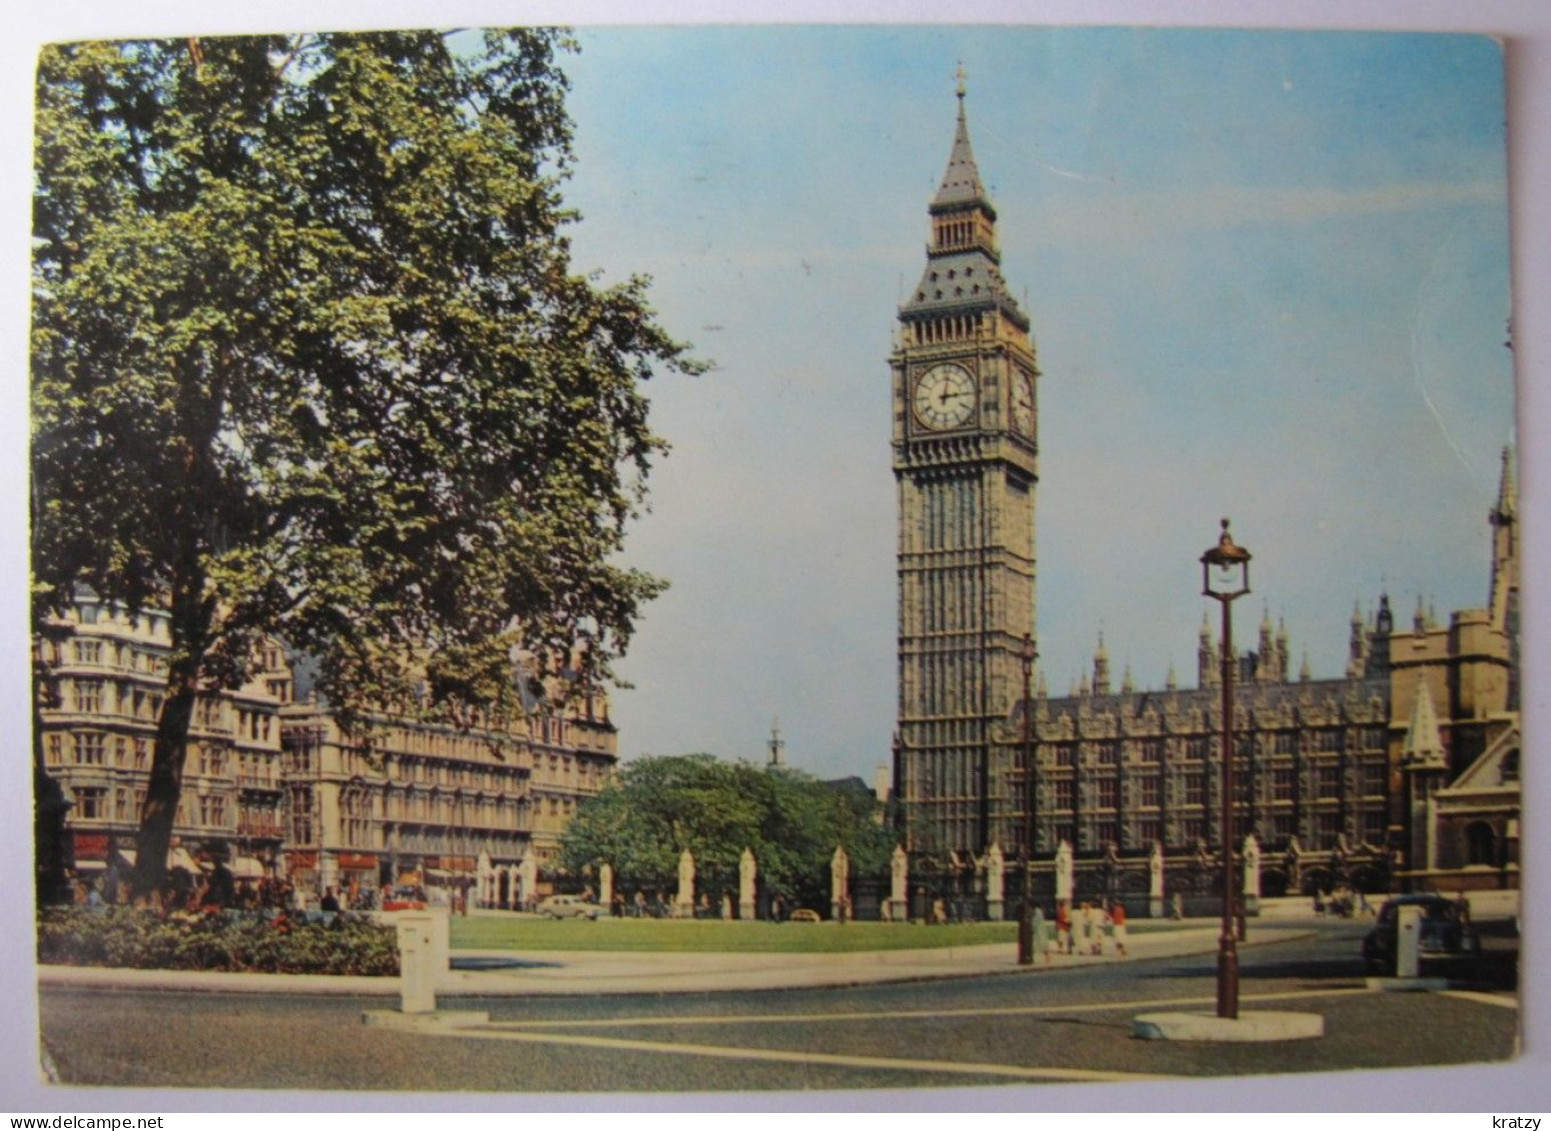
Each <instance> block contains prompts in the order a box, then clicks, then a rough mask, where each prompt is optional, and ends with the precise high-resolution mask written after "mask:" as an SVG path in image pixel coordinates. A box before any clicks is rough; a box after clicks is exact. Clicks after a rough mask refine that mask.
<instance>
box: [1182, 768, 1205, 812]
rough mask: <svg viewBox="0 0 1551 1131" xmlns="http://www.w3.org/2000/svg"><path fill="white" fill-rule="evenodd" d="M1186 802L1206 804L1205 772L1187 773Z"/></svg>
mask: <svg viewBox="0 0 1551 1131" xmlns="http://www.w3.org/2000/svg"><path fill="white" fill-rule="evenodd" d="M1185 804H1186V805H1204V804H1206V775H1205V774H1186V775H1185Z"/></svg>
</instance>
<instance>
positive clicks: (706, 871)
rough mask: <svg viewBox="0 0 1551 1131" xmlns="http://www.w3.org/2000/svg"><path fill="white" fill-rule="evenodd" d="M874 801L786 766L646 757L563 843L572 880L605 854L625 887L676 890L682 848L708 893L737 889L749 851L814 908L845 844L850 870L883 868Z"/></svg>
mask: <svg viewBox="0 0 1551 1131" xmlns="http://www.w3.org/2000/svg"><path fill="white" fill-rule="evenodd" d="M879 812H880V809H879V806H878V803H877V800H876V799H875V798H874V797H873V795H872V793H871V791H869V790H868V789H867V788H866V786H865V785H862V784H861V783H859V782H858V783H839V784H836V785H831V784H827V783H825V782H821V781H819V780H817V779H815V778H813V777H811V776H809V775H808V774H804V773H802V772H800V771H796V770H790V769H784V768H783V769H765V768H762V767H757V766H752V765H750V764H749V763H747V762H723V761H720V760H718V759H716V758H714V757H712V756H711V755H709V754H690V755H682V756H678V757H670V758H642V759H639V760H638V761H635V762H631V763H629V764H628V765H626V766H625V767H624V768H623V769H622V770H621V771H620V773H619V775H618V777H617V778H616V779H615V780H614V781H613V782H611V783H610V784H609V785H608V786H607V787H606V788H605V789H604V790H603V791H602V792H600V793H599V794H598V795H597V796H596V797H593V798H591V799H589V800H588V801H586V802H584V803H583V805H582V807H581V809H580V810H579V811H578V812H577V814H576V816H575V817H574V818H573V819H572V821H571V823H570V825H569V826H567V828H566V832H565V834H564V837H563V839H562V842H561V849H562V862H563V864H564V866H565V867H566V869H567V870H568V871H570V872H571V873H572V874H573V875H577V874H580V873H581V871H582V870H583V869H584V868H587V867H596V866H597V865H599V864H601V863H603V862H604V861H607V862H608V863H609V864H610V865H612V866H613V868H614V870H615V873H616V874H617V875H618V876H619V877H620V880H621V882H623V883H626V884H635V885H640V886H642V887H648V888H662V889H665V890H669V891H671V890H674V889H675V887H676V885H677V874H678V860H679V855H680V853H681V852H683V850H684V849H686V848H687V849H689V851H690V853H691V854H692V855H693V856H694V858H695V870H696V883H697V886H699V887H700V888H701V889H702V890H704V891H707V892H709V893H710V894H712V895H713V897H716V896H719V895H720V894H721V893H723V892H726V893H729V894H732V895H734V896H736V894H737V892H738V865H739V861H740V860H741V858H742V856H743V850H744V849H745V848H748V849H752V850H753V852H754V856H755V859H756V860H757V861H758V864H759V876H760V883H761V884H762V885H763V886H764V888H765V890H766V891H767V892H772V893H779V894H780V895H782V896H783V898H785V899H786V900H787V901H788V904H791V903H793V902H798V903H806V904H808V905H810V906H815V907H817V906H827V905H828V902H829V863H830V858H831V857H832V856H833V855H834V852H835V846H836V845H837V844H844V845H845V847H846V852H847V854H848V855H849V856H850V858H851V866H852V869H853V874H855V875H881V874H883V873H884V872H886V871H887V868H888V860H889V855H890V853H892V852H893V850H894V839H893V834H892V833H890V832H889V830H888V829H886V828H885V827H884V826H883V825H882V824H881V823H880V822H879V820H878V815H879Z"/></svg>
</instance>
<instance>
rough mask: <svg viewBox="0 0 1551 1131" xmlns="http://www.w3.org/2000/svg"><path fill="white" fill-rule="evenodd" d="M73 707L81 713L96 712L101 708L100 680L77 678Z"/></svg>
mask: <svg viewBox="0 0 1551 1131" xmlns="http://www.w3.org/2000/svg"><path fill="white" fill-rule="evenodd" d="M75 709H76V710H77V711H80V712H82V713H83V714H96V713H97V712H98V711H100V710H102V681H101V680H97V679H78V680H76V681H75Z"/></svg>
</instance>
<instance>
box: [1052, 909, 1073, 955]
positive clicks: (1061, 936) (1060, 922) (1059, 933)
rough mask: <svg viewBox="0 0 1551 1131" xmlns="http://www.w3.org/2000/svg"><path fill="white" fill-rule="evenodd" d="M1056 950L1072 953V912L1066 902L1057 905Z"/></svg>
mask: <svg viewBox="0 0 1551 1131" xmlns="http://www.w3.org/2000/svg"><path fill="white" fill-rule="evenodd" d="M1056 949H1057V950H1062V951H1065V952H1066V953H1067V954H1071V953H1072V911H1071V908H1069V907H1067V905H1066V904H1065V903H1064V902H1063V903H1058V904H1056Z"/></svg>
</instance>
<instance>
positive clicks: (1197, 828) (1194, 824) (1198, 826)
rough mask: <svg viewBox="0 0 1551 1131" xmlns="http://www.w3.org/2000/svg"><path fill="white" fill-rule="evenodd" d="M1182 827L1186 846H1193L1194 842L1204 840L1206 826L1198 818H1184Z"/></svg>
mask: <svg viewBox="0 0 1551 1131" xmlns="http://www.w3.org/2000/svg"><path fill="white" fill-rule="evenodd" d="M1182 827H1183V829H1184V832H1185V843H1186V844H1195V842H1196V841H1198V840H1204V839H1205V836H1206V824H1205V822H1203V821H1202V820H1201V818H1200V817H1186V818H1185V820H1184V822H1183V825H1182Z"/></svg>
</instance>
